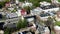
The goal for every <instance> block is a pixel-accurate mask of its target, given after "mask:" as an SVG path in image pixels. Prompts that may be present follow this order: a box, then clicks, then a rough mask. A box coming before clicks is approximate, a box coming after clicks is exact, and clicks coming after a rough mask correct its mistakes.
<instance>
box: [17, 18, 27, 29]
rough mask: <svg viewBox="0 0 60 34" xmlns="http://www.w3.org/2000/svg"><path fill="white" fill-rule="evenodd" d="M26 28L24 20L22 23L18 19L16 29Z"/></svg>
mask: <svg viewBox="0 0 60 34" xmlns="http://www.w3.org/2000/svg"><path fill="white" fill-rule="evenodd" d="M26 26H27V21H26V19H24V20H23V21H22V19H20V20H19V21H18V23H17V28H18V29H20V28H25V27H26Z"/></svg>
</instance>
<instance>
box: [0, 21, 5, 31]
mask: <svg viewBox="0 0 60 34" xmlns="http://www.w3.org/2000/svg"><path fill="white" fill-rule="evenodd" d="M3 25H4V22H0V29H1V30H3Z"/></svg>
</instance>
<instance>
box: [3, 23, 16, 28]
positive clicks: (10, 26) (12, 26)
mask: <svg viewBox="0 0 60 34" xmlns="http://www.w3.org/2000/svg"><path fill="white" fill-rule="evenodd" d="M4 27H8V28H16V24H12V23H9V24H6V25H4Z"/></svg>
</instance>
